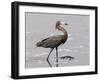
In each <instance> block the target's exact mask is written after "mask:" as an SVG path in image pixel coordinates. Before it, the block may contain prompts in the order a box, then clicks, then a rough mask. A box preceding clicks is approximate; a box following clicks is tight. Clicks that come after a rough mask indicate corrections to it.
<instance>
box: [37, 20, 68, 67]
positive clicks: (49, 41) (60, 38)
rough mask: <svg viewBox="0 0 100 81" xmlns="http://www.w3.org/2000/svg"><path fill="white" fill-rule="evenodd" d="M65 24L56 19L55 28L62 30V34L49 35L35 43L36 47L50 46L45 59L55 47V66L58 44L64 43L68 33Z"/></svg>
mask: <svg viewBox="0 0 100 81" xmlns="http://www.w3.org/2000/svg"><path fill="white" fill-rule="evenodd" d="M65 25H68V24H66V23H64V22H61V21H57V22H56V26H55V28H56V29H58V30H59V31H62V32H63V35H56V36H51V37H48V38H46V39H44V40H42V41H40V42H38V43H37V47H44V48H51V51H50V53H49V55H48V57H47V61H48V60H49V56H50V54H51V52H52V51H53V49H54V48H56V62H57V67H58V46H60V45H61V44H64V43H65V42H66V40H67V38H68V33H67V31H66V30H65V28H64V26H65ZM49 65H50V64H49Z"/></svg>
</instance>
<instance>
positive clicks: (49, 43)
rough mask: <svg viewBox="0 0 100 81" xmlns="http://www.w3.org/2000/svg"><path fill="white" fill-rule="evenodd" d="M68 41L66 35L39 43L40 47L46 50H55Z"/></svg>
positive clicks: (49, 38)
mask: <svg viewBox="0 0 100 81" xmlns="http://www.w3.org/2000/svg"><path fill="white" fill-rule="evenodd" d="M65 41H66V39H65V37H64V35H57V36H52V37H48V38H46V39H44V40H42V41H40V42H38V43H37V46H38V47H45V48H55V47H58V46H59V45H61V44H63V43H64V42H65Z"/></svg>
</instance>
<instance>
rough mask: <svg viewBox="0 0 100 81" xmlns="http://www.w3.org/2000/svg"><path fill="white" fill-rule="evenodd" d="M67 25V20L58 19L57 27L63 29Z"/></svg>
mask: <svg viewBox="0 0 100 81" xmlns="http://www.w3.org/2000/svg"><path fill="white" fill-rule="evenodd" d="M65 25H68V24H67V23H65V22H62V21H57V22H56V29H58V30H61V29H62V28H63V27H64V26H65Z"/></svg>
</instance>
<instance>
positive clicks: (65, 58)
mask: <svg viewBox="0 0 100 81" xmlns="http://www.w3.org/2000/svg"><path fill="white" fill-rule="evenodd" d="M59 58H60V59H62V60H68V61H71V60H74V59H75V58H74V57H72V56H62V57H59ZM57 60H58V58H56V67H58V61H57ZM47 63H48V64H49V66H50V67H53V66H52V64H51V63H50V61H49V60H48V59H47Z"/></svg>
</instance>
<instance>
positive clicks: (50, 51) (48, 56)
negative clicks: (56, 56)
mask: <svg viewBox="0 0 100 81" xmlns="http://www.w3.org/2000/svg"><path fill="white" fill-rule="evenodd" d="M53 49H54V48H52V49H51V51H50V53H49V55H48V57H47V61H48V59H49V56H50V54H51V52H52V51H53Z"/></svg>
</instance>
